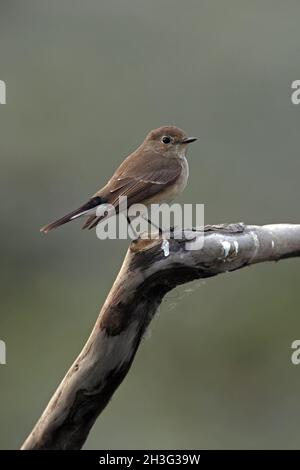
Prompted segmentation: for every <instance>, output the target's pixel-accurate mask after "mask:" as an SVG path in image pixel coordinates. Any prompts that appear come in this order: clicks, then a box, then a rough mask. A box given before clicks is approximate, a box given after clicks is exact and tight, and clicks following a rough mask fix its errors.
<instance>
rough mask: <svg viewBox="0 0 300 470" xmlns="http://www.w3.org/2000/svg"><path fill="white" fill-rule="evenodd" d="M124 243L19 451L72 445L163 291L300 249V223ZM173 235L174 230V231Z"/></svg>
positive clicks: (111, 386)
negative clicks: (91, 322) (73, 353)
mask: <svg viewBox="0 0 300 470" xmlns="http://www.w3.org/2000/svg"><path fill="white" fill-rule="evenodd" d="M200 235H201V232H200V231H197V230H190V231H188V232H185V233H184V236H183V238H182V239H181V240H178V239H174V238H169V239H168V240H167V239H162V238H158V239H155V240H143V239H139V240H137V241H135V242H132V243H131V245H130V247H129V249H128V252H127V255H126V257H125V260H124V262H123V266H122V268H121V270H120V272H119V274H118V276H117V279H116V281H115V283H114V285H113V286H112V289H111V291H110V293H109V295H108V297H107V299H106V301H105V303H104V305H103V307H102V309H101V311H100V314H99V317H98V319H97V321H96V324H95V326H94V329H93V331H92V333H91V335H90V337H89V339H88V340H87V343H86V344H85V346H84V348H83V350H82V352H81V353H80V354H79V356H78V357H77V359H76V360H75V362H74V363H73V365H72V366H71V368H70V369H69V371H68V373H67V374H66V376H65V378H64V379H63V381H62V382H61V384H60V385H59V387H58V389H57V390H56V392H55V394H54V396H53V397H52V399H51V400H50V402H49V404H48V406H47V408H46V409H45V411H44V413H43V414H42V416H41V418H40V419H39V421H38V422H37V424H36V426H35V427H34V429H33V431H32V432H31V433H30V435H29V436H28V438H27V439H26V441H25V443H24V444H23V446H22V449H60V450H63V449H80V448H81V447H82V445H83V444H84V442H85V440H86V438H87V436H88V433H89V431H90V429H91V427H92V426H93V424H94V422H95V420H96V419H97V417H98V416H99V414H100V413H101V412H102V410H103V409H104V408H105V407H106V405H107V403H108V402H109V400H110V398H111V397H112V395H113V393H114V392H115V390H116V389H117V387H118V386H119V385H120V383H121V382H122V380H123V379H124V377H125V376H126V374H127V372H128V370H129V368H130V366H131V364H132V361H133V359H134V356H135V353H136V351H137V349H138V347H139V344H140V342H141V339H142V338H143V335H144V333H145V331H146V329H147V327H148V325H149V323H150V321H151V320H152V318H153V316H154V314H155V312H156V310H157V308H158V306H159V305H160V303H161V301H162V298H163V297H164V295H165V294H166V293H167V292H168V291H170V290H171V289H173V288H174V287H176V286H178V285H179V284H183V283H186V282H189V281H192V280H194V279H200V278H208V277H211V276H215V275H217V274H221V273H224V272H228V271H234V270H236V269H240V268H243V267H245V266H249V265H252V264H255V263H260V262H263V261H278V260H280V259H284V258H290V257H296V256H299V255H300V225H292V224H277V225H265V226H247V225H244V224H226V225H215V226H206V227H205V229H204V245H203V247H202V248H200V249H197V250H194V249H193V250H191V249H189V248H191V245H190V244H191V240H194V241H195V240H200V238H199V237H200ZM176 236H178V232H177V233H176Z"/></svg>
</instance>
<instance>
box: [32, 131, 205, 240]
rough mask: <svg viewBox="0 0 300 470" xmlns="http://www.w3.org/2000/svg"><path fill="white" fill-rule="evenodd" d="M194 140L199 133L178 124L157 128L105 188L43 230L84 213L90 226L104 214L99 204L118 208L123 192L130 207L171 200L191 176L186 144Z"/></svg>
mask: <svg viewBox="0 0 300 470" xmlns="http://www.w3.org/2000/svg"><path fill="white" fill-rule="evenodd" d="M195 140H197V138H196V137H188V136H187V135H186V133H185V132H184V131H182V130H181V129H179V128H178V127H175V126H163V127H159V128H158V129H154V130H153V131H151V132H150V133H149V134H148V135H147V137H146V139H145V140H144V142H143V143H142V145H141V146H140V147H138V148H137V150H136V151H135V152H133V153H132V154H131V155H129V156H128V157H127V158H126V159H125V160H124V161H123V163H121V165H120V166H119V168H118V169H117V170H116V171H115V173H114V174H113V176H112V177H111V179H110V180H109V181H108V182H107V184H106V185H105V186H104V187H103V188H101V189H99V191H97V192H96V193H95V194H94V195H93V196H92V197H91V198H90V199H89V200H88V201H87V202H86V203H85V204H83V205H82V206H80V207H79V208H78V209H76V210H74V211H72V212H70V213H69V214H67V215H65V216H64V217H62V218H60V219H58V220H56V221H55V222H52V223H51V224H49V225H46V226H45V227H43V228H41V232H44V233H47V232H49V231H50V230H52V229H54V228H57V227H59V226H60V225H63V224H66V223H67V222H70V221H71V220H75V219H77V218H78V217H82V216H87V217H88V219H87V220H86V222H85V224H84V225H83V227H82V228H89V229H91V228H93V227H95V226H96V225H97V223H98V222H99V220H100V219H102V218H103V216H102V217H97V215H96V211H97V207H98V206H100V205H102V204H111V205H112V206H114V208H115V210H116V212H118V207H119V197H121V196H126V197H127V206H128V208H129V207H130V206H131V205H132V204H144V205H146V206H148V205H149V204H154V203H162V202H170V201H172V200H173V199H174V198H175V197H176V196H177V195H179V194H180V193H181V192H182V191H183V190H184V188H185V186H186V183H187V180H188V176H189V167H188V163H187V160H186V153H187V144H190V143H191V142H194V141H195Z"/></svg>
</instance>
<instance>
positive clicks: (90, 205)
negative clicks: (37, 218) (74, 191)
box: [40, 196, 105, 233]
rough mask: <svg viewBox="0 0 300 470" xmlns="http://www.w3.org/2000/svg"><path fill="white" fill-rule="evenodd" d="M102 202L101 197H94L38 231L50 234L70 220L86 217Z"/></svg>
mask: <svg viewBox="0 0 300 470" xmlns="http://www.w3.org/2000/svg"><path fill="white" fill-rule="evenodd" d="M104 202H105V201H104V199H103V198H102V197H100V196H94V197H92V198H91V199H90V200H89V201H88V202H86V203H85V204H83V205H82V206H80V207H79V208H78V209H75V210H74V211H72V212H70V213H69V214H66V215H65V216H64V217H61V218H60V219H58V220H55V221H54V222H51V224H48V225H45V226H44V227H42V228H41V229H40V232H43V233H48V232H50V230H53V229H54V228H57V227H60V226H61V225H64V224H66V223H67V222H70V221H71V220H75V219H77V218H78V217H81V216H83V215H87V214H88V213H90V212H91V211H92V210H93V209H95V208H96V207H97V206H99V205H100V204H104Z"/></svg>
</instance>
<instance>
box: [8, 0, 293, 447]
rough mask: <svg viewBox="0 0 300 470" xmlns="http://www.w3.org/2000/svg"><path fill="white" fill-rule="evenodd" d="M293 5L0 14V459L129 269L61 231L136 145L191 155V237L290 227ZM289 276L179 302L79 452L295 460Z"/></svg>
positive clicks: (81, 6) (236, 284) (230, 283)
mask: <svg viewBox="0 0 300 470" xmlns="http://www.w3.org/2000/svg"><path fill="white" fill-rule="evenodd" d="M299 18H300V3H299V1H297V0H294V1H293V0H287V1H286V2H282V1H279V0H278V1H275V0H263V1H261V0H260V1H259V0H256V1H251V2H250V1H245V0H243V1H241V0H229V1H228V0H227V1H226V2H224V1H223V0H205V1H203V0H201V1H199V0H187V1H186V2H182V1H179V0H160V1H158V0H152V1H151V2H149V1H146V0H142V1H141V0H122V1H121V0H118V1H116V0H105V1H96V0H85V1H84V2H83V1H79V0H73V1H71V0H59V1H58V0H54V1H53V0H52V1H50V0H48V1H45V0H27V1H21V0H19V1H16V0H7V1H4V0H1V6H0V79H2V80H5V81H6V84H7V104H6V105H5V106H4V105H2V106H0V136H1V137H0V155H1V173H0V179H1V181H0V192H1V193H0V194H1V251H2V254H1V283H0V286H1V314H0V339H2V340H5V341H6V345H7V365H6V366H0V398H1V400H0V422H1V428H0V448H2V449H8V448H18V447H19V446H20V444H21V443H22V441H23V440H24V438H25V437H26V435H27V434H28V432H29V431H30V430H31V428H32V426H33V425H34V424H35V422H36V420H37V419H38V417H39V416H40V414H41V412H42V410H43V409H44V407H45V405H46V404H47V402H48V400H49V398H50V396H51V395H52V393H53V392H54V390H55V388H56V386H57V385H58V383H59V382H60V380H61V378H62V377H63V375H64V373H65V372H66V370H67V369H68V367H69V365H70V364H71V362H72V361H73V359H74V358H75V355H76V354H77V353H78V352H79V351H80V349H81V347H82V346H83V344H84V342H85V340H86V338H87V336H88V335H89V332H90V330H91V328H92V326H93V324H94V322H95V319H96V317H97V314H98V311H99V308H100V307H101V305H102V303H103V302H104V300H105V298H106V295H107V293H108V291H109V289H110V287H111V285H112V282H113V280H114V279H115V276H116V274H117V272H118V270H119V267H120V265H121V262H122V260H123V257H124V254H125V252H126V250H127V246H128V243H127V242H126V241H118V240H117V241H105V242H100V241H99V240H98V239H97V238H96V236H95V233H94V232H85V231H81V230H80V223H78V222H74V223H73V224H69V225H67V226H65V227H64V228H62V229H60V230H58V231H56V232H52V233H50V234H49V235H48V236H44V235H42V234H40V233H39V228H40V227H41V226H42V225H44V224H45V223H47V222H49V221H51V220H52V219H53V218H56V217H57V216H60V215H63V214H64V213H65V212H67V211H69V210H70V209H73V208H75V207H77V206H78V205H79V204H81V203H82V202H84V201H85V200H86V199H87V197H88V196H90V195H91V194H92V193H93V192H94V191H95V190H97V189H98V187H99V186H100V185H102V184H103V183H104V182H105V180H106V178H107V177H108V176H110V175H111V173H112V172H113V170H114V169H115V168H116V167H117V165H118V164H119V163H120V162H121V160H122V159H123V158H124V157H125V156H126V155H127V154H128V153H129V152H131V151H132V150H133V149H135V148H136V147H137V145H139V144H140V142H141V141H142V140H143V138H144V136H145V134H146V133H147V132H148V131H149V130H150V129H151V128H154V127H158V126H160V125H163V124H175V125H178V126H180V127H182V128H183V129H185V130H186V131H187V132H188V133H189V134H190V135H197V136H199V138H200V139H199V141H198V142H197V143H196V144H194V145H193V146H192V147H191V149H190V152H189V161H190V169H191V175H190V181H189V186H188V188H187V189H186V191H185V193H184V195H183V196H182V198H181V201H182V202H202V203H205V210H206V214H205V216H206V223H221V222H237V221H244V222H246V223H257V224H263V223H276V222H294V223H297V222H300V220H299V205H298V203H299V171H300V162H299V119H300V106H299V107H297V106H294V105H292V103H291V99H290V95H291V82H292V81H293V80H296V79H300V69H299V43H300V29H299ZM299 272H300V261H299V260H296V259H295V260H288V261H283V262H280V263H278V264H275V263H272V264H265V265H259V266H255V267H252V268H249V269H245V270H242V271H238V272H235V273H232V274H226V275H223V276H220V277H217V278H215V279H211V280H209V281H207V282H205V283H204V282H196V283H194V284H191V285H185V286H182V287H181V288H178V289H176V290H175V291H173V292H171V293H170V294H169V295H168V296H167V298H166V299H165V300H164V302H163V304H162V306H161V308H160V314H159V315H158V317H157V318H156V319H155V320H154V322H153V324H152V334H151V337H150V339H148V340H145V341H144V342H143V343H142V345H141V348H140V350H139V351H138V354H137V357H136V360H135V362H134V364H133V367H132V369H131V371H130V373H129V374H128V376H127V378H126V379H125V381H124V383H123V384H122V385H121V387H120V388H119V390H118V391H117V393H116V394H115V396H114V397H113V399H112V401H111V403H110V404H109V406H108V407H107V409H106V410H105V412H104V413H103V414H102V416H101V417H100V418H99V419H98V421H97V423H96V425H95V426H94V428H93V430H92V432H91V434H90V436H89V439H88V441H87V443H86V445H85V448H86V449H102V448H111V449H113V448H123V449H126V448H146V449H151V448H162V449H163V448H208V449H214V448H223V449H227V448H299V443H300V438H299V419H300V410H299V391H300V366H298V367H297V366H294V365H292V363H291V360H290V356H291V352H292V351H291V343H292V341H293V340H294V339H299V338H300V315H299V313H300V312H299V290H298V289H299Z"/></svg>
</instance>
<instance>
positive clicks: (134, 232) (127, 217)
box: [126, 215, 139, 240]
mask: <svg viewBox="0 0 300 470" xmlns="http://www.w3.org/2000/svg"><path fill="white" fill-rule="evenodd" d="M126 219H127V223H128V226H129V227H128V228H131V230H132V232H133V234H134V236H135V240H137V239H138V238H139V237H138V234H137V233H136V231H135V230H134V229H133V228H132V225H131V220H130V217H129V215H126Z"/></svg>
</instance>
